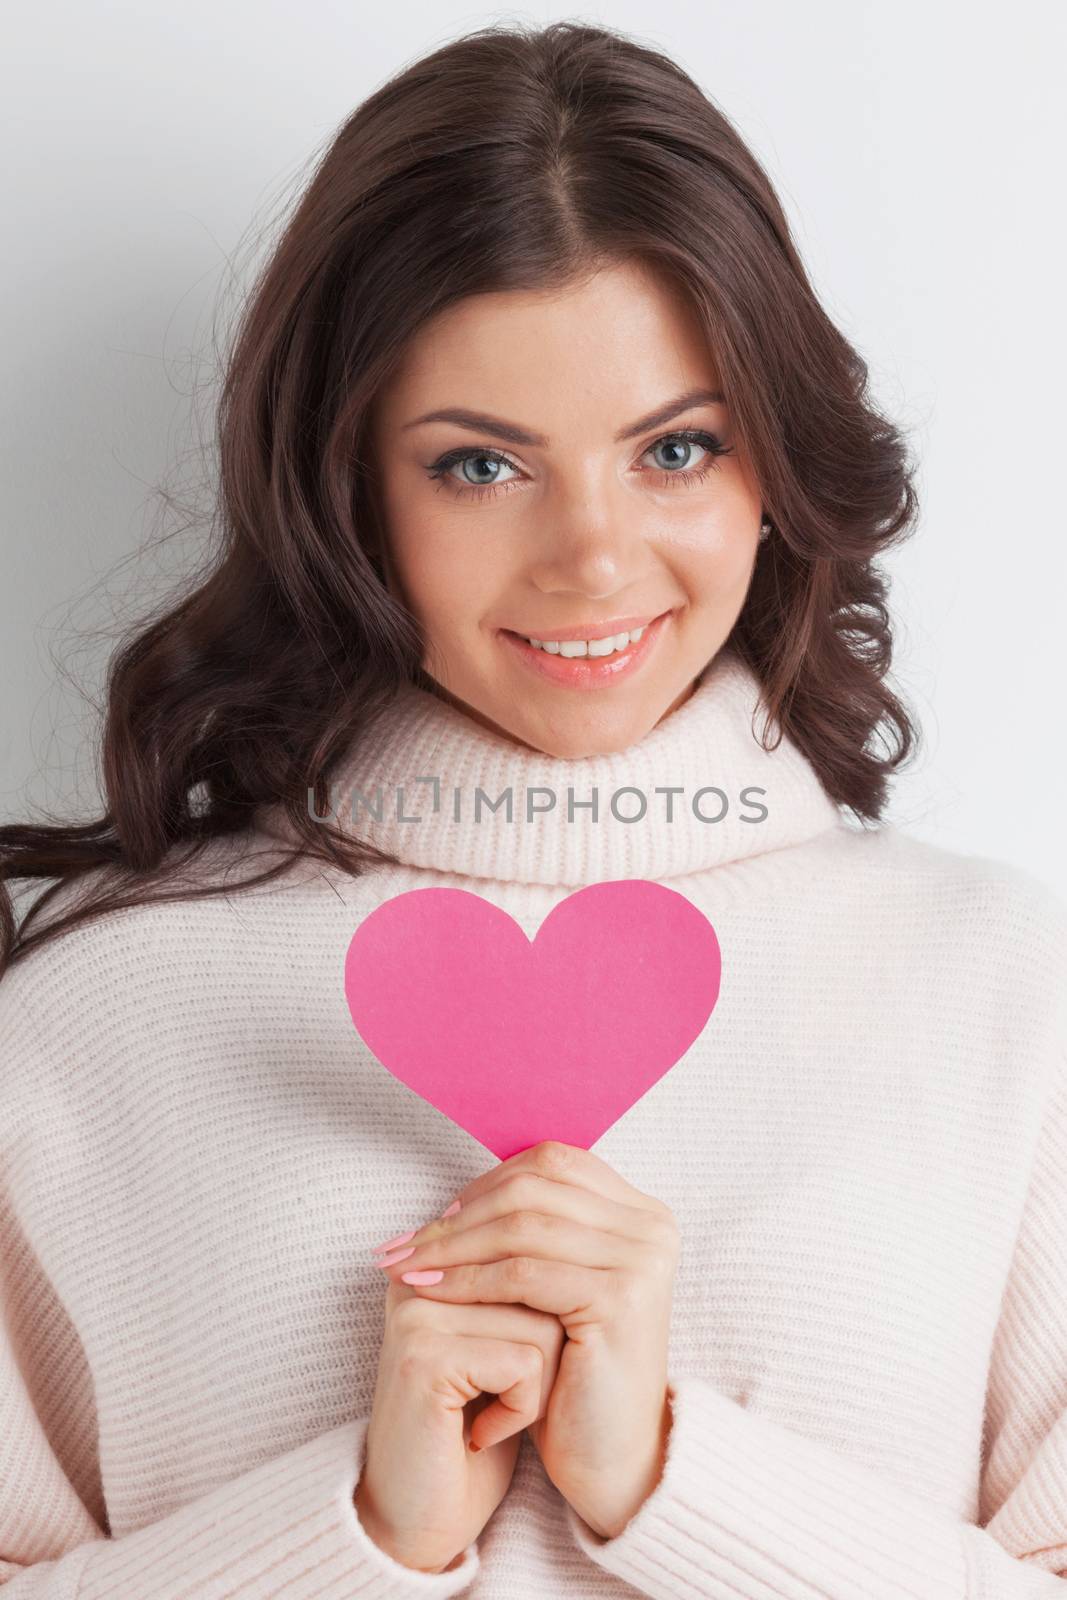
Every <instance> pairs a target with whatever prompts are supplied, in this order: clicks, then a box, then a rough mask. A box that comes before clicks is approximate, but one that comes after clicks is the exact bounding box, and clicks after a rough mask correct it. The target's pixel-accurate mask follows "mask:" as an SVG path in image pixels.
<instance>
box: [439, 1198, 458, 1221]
mask: <svg viewBox="0 0 1067 1600" xmlns="http://www.w3.org/2000/svg"><path fill="white" fill-rule="evenodd" d="M458 1210H459V1201H458V1200H453V1202H452V1204H451V1205H450V1206H449V1208H448V1210H447V1211H442V1212H441V1216H442V1217H454V1216H455V1214H456V1212H457V1211H458Z"/></svg>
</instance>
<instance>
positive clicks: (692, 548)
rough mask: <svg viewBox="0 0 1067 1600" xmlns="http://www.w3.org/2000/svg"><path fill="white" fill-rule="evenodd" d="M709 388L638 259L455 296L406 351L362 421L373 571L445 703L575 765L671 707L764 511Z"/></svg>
mask: <svg viewBox="0 0 1067 1600" xmlns="http://www.w3.org/2000/svg"><path fill="white" fill-rule="evenodd" d="M717 383H718V379H717V376H716V373H715V370H714V365H713V362H712V357H711V353H710V351H709V349H708V343H707V338H706V336H705V333H704V330H703V328H702V327H701V325H700V322H699V320H698V319H697V318H696V317H695V316H694V314H693V312H692V309H691V308H690V306H689V304H688V302H687V301H686V299H685V298H684V297H683V296H682V295H680V294H679V293H678V291H677V290H676V289H672V287H671V286H670V284H669V282H667V283H665V282H663V281H661V279H660V278H659V277H657V275H656V274H655V273H653V272H652V271H650V270H649V269H648V268H646V267H644V266H643V265H642V264H641V263H640V262H639V261H626V262H623V263H621V264H617V265H612V266H605V267H601V268H600V269H599V270H598V271H596V272H594V273H592V274H591V275H588V276H583V277H582V278H580V279H579V280H578V281H577V282H575V283H572V284H568V285H567V286H565V287H562V286H561V287H557V288H555V289H553V290H552V291H551V292H549V293H545V292H544V291H539V292H523V291H520V290H511V291H509V292H506V293H498V294H487V293H482V294H478V295H474V296H471V297H470V298H468V299H466V300H464V301H461V302H460V303H459V304H458V305H455V306H453V307H450V308H449V309H448V310H447V311H445V312H442V313H440V314H438V316H436V317H435V318H433V319H432V320H431V321H430V322H429V323H428V324H427V326H426V327H425V328H423V329H422V330H421V331H420V332H419V334H418V335H416V337H415V338H414V339H413V340H412V341H411V344H410V346H409V347H408V350H407V353H406V355H405V357H404V360H403V361H402V363H401V364H400V366H399V368H398V370H397V372H396V373H395V374H394V375H393V377H392V378H391V379H390V381H389V383H388V384H387V385H385V387H384V389H383V392H382V393H381V394H380V395H379V397H378V399H377V402H376V404H375V406H374V408H373V417H372V423H371V434H370V456H371V460H372V462H373V464H374V465H373V476H374V483H375V486H376V490H377V492H378V497H379V503H380V505H381V508H382V514H383V518H384V524H385V537H384V539H383V541H382V545H381V558H382V564H383V568H384V570H385V573H386V575H387V581H388V582H389V584H390V587H391V588H392V590H393V592H394V593H396V595H397V596H398V598H400V599H401V600H402V602H403V603H404V605H405V606H406V607H407V608H408V609H409V610H410V611H411V612H412V613H413V614H414V615H415V616H416V617H417V618H418V620H419V624H420V627H421V629H422V633H423V636H424V638H425V641H426V661H425V667H426V671H427V672H428V673H429V675H430V676H431V677H432V678H433V679H434V680H435V682H436V684H437V685H438V688H439V690H440V691H441V692H443V693H445V694H447V696H448V698H449V699H450V700H451V701H452V703H453V704H456V705H457V706H461V707H462V709H463V710H464V711H465V712H466V713H467V714H468V715H470V716H473V717H476V718H477V719H478V720H479V721H480V722H481V723H482V724H483V725H484V726H488V727H492V728H495V729H497V730H498V731H499V732H501V733H503V734H504V735H506V736H508V737H512V738H515V739H518V740H520V741H521V742H523V743H524V744H526V745H529V746H531V747H533V748H535V749H540V750H545V751H548V752H550V753H551V754H553V755H557V756H570V757H573V756H583V755H591V754H598V753H601V752H604V751H611V750H623V749H626V748H627V747H628V746H630V745H632V744H635V743H636V742H637V740H638V739H641V738H643V737H644V736H645V734H647V733H648V732H649V731H650V729H651V728H652V727H653V726H654V725H655V724H656V723H657V722H658V721H659V720H660V719H661V718H662V717H664V716H666V715H668V714H669V713H670V712H672V711H674V710H676V709H677V708H678V707H679V706H680V705H682V704H683V703H684V701H685V700H687V699H688V697H689V696H690V694H692V692H693V688H694V685H695V683H696V680H697V678H698V677H699V675H700V673H701V671H702V670H703V668H704V667H705V666H706V665H707V663H708V662H709V661H710V660H712V658H713V657H714V656H715V655H716V654H717V653H718V651H719V649H720V647H721V646H722V644H723V642H724V641H725V639H726V638H727V636H728V635H729V633H730V632H731V630H732V628H733V626H734V624H735V622H736V621H737V617H738V615H739V613H740V611H741V608H742V605H743V604H744V600H745V596H746V594H747V592H748V589H749V585H750V583H751V579H752V570H753V565H754V563H755V559H756V552H757V548H758V539H759V527H760V520H761V507H760V492H759V486H758V484H757V482H756V479H755V475H754V473H753V470H752V467H751V464H750V463H749V462H748V460H747V458H746V456H745V453H744V451H743V449H742V448H741V446H740V442H739V441H738V439H737V435H736V430H735V428H734V426H733V424H732V421H731V419H730V417H729V415H728V413H727V410H726V405H725V400H724V398H723V396H722V394H721V393H720V392H718V390H717ZM445 384H447V394H442V388H443V386H444V385H445ZM448 394H455V395H459V396H478V397H479V399H480V401H481V402H482V406H483V407H484V410H483V411H482V414H480V415H479V414H476V413H474V412H473V411H469V410H465V409H463V408H461V407H459V406H448V405H446V404H443V403H441V404H438V403H436V402H438V401H443V400H445V399H446V398H447V395H448ZM672 395H673V396H675V398H674V399H668V400H666V401H665V400H664V398H663V397H666V396H672ZM656 402H659V403H658V404H657V403H656ZM480 409H481V408H480ZM517 417H523V418H524V419H530V418H535V419H536V420H537V424H538V426H537V429H536V430H535V429H534V428H532V427H531V426H528V425H526V422H525V421H524V423H523V424H521V425H520V424H519V423H516V422H515V421H514V420H512V421H508V420H505V419H509V418H510V419H514V418H517ZM635 418H636V419H637V420H634V419H635ZM669 423H675V424H676V426H674V427H673V428H671V430H670V431H668V432H664V431H663V430H664V429H665V428H666V427H667V425H668V424H669ZM464 435H466V436H467V437H468V439H469V441H470V442H468V443H467V444H465V445H462V444H460V445H457V444H453V443H452V442H451V441H453V440H455V439H458V438H462V437H464ZM502 445H504V446H510V447H509V448H502ZM482 476H485V477H488V479H489V482H488V485H486V484H483V483H481V482H479V481H478V480H479V478H480V477H482ZM631 630H633V632H632V633H631ZM530 641H535V642H533V643H531V642H530ZM597 645H599V648H597V647H595V646H597ZM560 688H566V689H581V690H584V691H586V692H584V693H581V694H564V695H561V694H560V692H559V691H560Z"/></svg>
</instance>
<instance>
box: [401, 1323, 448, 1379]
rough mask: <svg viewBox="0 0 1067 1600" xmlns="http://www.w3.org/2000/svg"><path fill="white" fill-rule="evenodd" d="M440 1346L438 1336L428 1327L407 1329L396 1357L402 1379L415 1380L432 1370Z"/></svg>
mask: <svg viewBox="0 0 1067 1600" xmlns="http://www.w3.org/2000/svg"><path fill="white" fill-rule="evenodd" d="M437 1346H438V1337H437V1335H436V1334H435V1333H434V1332H433V1331H432V1330H431V1329H430V1328H428V1327H425V1326H423V1327H413V1328H408V1329H405V1332H404V1337H403V1339H402V1340H401V1342H400V1344H399V1346H398V1348H397V1355H396V1369H397V1372H398V1373H399V1375H400V1377H401V1378H409V1379H414V1378H417V1377H418V1375H419V1374H420V1373H422V1372H426V1371H427V1370H429V1369H432V1368H433V1366H434V1361H435V1357H436V1351H437Z"/></svg>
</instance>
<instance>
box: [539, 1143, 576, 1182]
mask: <svg viewBox="0 0 1067 1600" xmlns="http://www.w3.org/2000/svg"><path fill="white" fill-rule="evenodd" d="M532 1159H533V1165H534V1171H535V1172H538V1173H540V1174H541V1176H542V1177H545V1178H555V1179H559V1178H563V1177H565V1176H566V1174H567V1173H568V1172H570V1170H571V1168H572V1167H573V1165H574V1153H573V1151H572V1150H571V1147H570V1146H569V1145H566V1144H563V1143H562V1142H561V1141H560V1140H558V1139H543V1140H542V1141H541V1143H540V1144H538V1145H535V1146H534V1151H533V1158H532Z"/></svg>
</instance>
